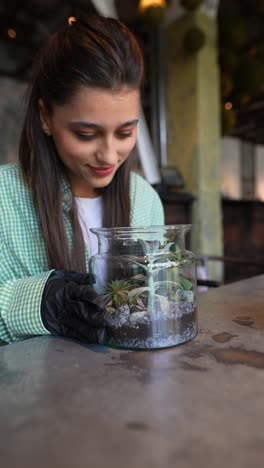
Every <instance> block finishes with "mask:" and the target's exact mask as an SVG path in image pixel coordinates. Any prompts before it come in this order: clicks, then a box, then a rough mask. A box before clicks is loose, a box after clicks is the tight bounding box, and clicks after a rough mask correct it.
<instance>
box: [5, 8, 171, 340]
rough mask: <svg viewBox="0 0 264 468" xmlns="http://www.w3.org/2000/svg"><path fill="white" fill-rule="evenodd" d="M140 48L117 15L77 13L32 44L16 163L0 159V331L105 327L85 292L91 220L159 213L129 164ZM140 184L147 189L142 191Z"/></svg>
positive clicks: (96, 334)
mask: <svg viewBox="0 0 264 468" xmlns="http://www.w3.org/2000/svg"><path fill="white" fill-rule="evenodd" d="M142 80H143V60H142V55H141V51H140V48H139V46H138V43H137V41H136V39H135V37H134V36H133V35H132V33H131V32H130V31H129V30H128V29H127V28H126V27H125V26H124V25H123V24H121V23H120V22H118V21H117V20H114V19H109V18H108V19H106V18H102V17H97V16H95V17H88V18H87V17H80V18H78V19H77V20H76V21H75V22H73V23H71V24H67V25H65V26H63V27H62V28H61V29H60V30H59V31H58V32H57V33H56V34H54V35H53V36H52V37H51V38H50V39H49V41H48V43H47V44H46V45H45V47H44V48H43V49H42V50H41V51H40V53H39V55H38V57H37V59H36V61H35V68H34V73H33V79H32V82H31V85H30V88H29V94H28V103H27V109H26V115H25V121H24V125H23V129H22V135H21V140H20V147H19V164H13V165H6V166H2V167H1V169H0V226H1V230H0V236H1V255H2V262H1V273H0V339H1V340H3V341H4V342H9V343H11V342H15V341H19V340H22V339H25V338H28V337H30V336H33V335H41V334H48V333H52V334H56V335H63V336H68V337H72V338H77V339H79V340H82V341H88V342H101V341H103V339H104V333H105V330H104V319H103V313H102V311H101V310H100V309H99V308H98V307H97V306H96V305H95V304H94V303H93V291H92V289H91V288H90V287H89V286H87V284H89V275H88V260H89V256H90V255H91V254H93V253H94V251H95V248H96V247H95V243H94V239H93V238H92V237H91V236H92V234H91V235H90V236H89V235H88V232H89V228H90V227H99V226H105V227H112V226H129V225H132V226H142V225H145V226H146V225H151V224H163V222H164V215H163V208H162V205H161V202H160V199H159V197H158V195H157V193H156V192H155V191H154V190H153V189H152V187H151V186H150V185H149V184H148V183H147V182H146V181H145V180H144V179H143V178H141V177H140V176H139V175H137V174H135V173H133V172H131V163H132V153H133V148H134V146H135V143H136V137H137V126H138V120H139V113H140V88H141V86H142ZM143 194H144V197H143Z"/></svg>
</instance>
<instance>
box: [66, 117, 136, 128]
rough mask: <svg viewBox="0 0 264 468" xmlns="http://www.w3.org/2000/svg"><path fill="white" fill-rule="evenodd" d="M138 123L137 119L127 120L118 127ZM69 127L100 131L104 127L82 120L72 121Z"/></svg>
mask: <svg viewBox="0 0 264 468" xmlns="http://www.w3.org/2000/svg"><path fill="white" fill-rule="evenodd" d="M137 123H138V119H132V120H127V121H126V122H123V123H121V124H120V125H119V127H127V126H129V125H136V124H137ZM70 126H72V127H86V128H94V129H99V130H102V129H103V128H104V127H103V126H102V125H99V124H95V123H93V122H87V121H84V120H73V121H72V122H70Z"/></svg>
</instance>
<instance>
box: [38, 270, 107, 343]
mask: <svg viewBox="0 0 264 468" xmlns="http://www.w3.org/2000/svg"><path fill="white" fill-rule="evenodd" d="M90 278H91V276H90V275H89V274H82V273H76V272H71V271H69V272H68V271H63V270H55V271H54V272H53V273H52V274H51V276H50V277H49V279H48V280H47V283H46V285H45V288H44V291H43V295H42V301H41V318H42V321H43V324H44V326H45V328H46V329H47V330H48V331H50V332H51V334H52V335H60V336H65V337H68V338H76V339H78V340H80V341H82V342H89V343H102V342H103V341H104V338H105V328H104V313H103V310H102V309H101V308H100V307H99V306H98V305H97V304H96V303H95V302H94V300H95V298H96V297H97V294H96V292H95V290H94V289H93V288H92V287H91V286H90Z"/></svg>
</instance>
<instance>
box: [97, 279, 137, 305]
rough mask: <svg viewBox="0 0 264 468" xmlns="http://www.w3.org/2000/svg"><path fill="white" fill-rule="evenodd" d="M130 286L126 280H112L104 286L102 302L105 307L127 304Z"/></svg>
mask: <svg viewBox="0 0 264 468" xmlns="http://www.w3.org/2000/svg"><path fill="white" fill-rule="evenodd" d="M130 290H131V285H130V283H129V282H128V281H127V280H113V281H109V282H108V283H107V284H106V288H105V293H104V294H103V300H104V302H105V304H106V306H113V307H117V308H118V307H120V306H121V305H122V304H127V303H128V293H129V291H130Z"/></svg>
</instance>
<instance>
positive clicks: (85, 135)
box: [76, 133, 96, 141]
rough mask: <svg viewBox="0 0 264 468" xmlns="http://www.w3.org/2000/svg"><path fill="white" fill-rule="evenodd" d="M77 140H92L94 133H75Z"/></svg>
mask: <svg viewBox="0 0 264 468" xmlns="http://www.w3.org/2000/svg"><path fill="white" fill-rule="evenodd" d="M76 136H77V138H78V139H79V140H86V141H87V140H88V141H89V140H93V139H94V138H95V137H96V134H95V133H76Z"/></svg>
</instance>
